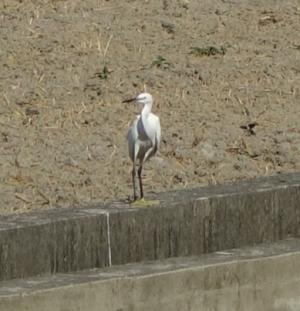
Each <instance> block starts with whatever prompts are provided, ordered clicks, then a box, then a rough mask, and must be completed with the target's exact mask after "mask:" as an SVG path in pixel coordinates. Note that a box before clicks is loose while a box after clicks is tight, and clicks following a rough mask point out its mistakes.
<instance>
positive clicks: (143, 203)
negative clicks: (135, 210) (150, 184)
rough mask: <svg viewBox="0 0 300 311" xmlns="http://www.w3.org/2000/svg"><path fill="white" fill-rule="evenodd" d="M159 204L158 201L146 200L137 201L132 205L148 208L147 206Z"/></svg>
mask: <svg viewBox="0 0 300 311" xmlns="http://www.w3.org/2000/svg"><path fill="white" fill-rule="evenodd" d="M158 204H159V201H158V200H145V199H144V198H143V199H139V200H135V201H133V202H131V203H130V205H131V206H132V207H147V206H152V205H158Z"/></svg>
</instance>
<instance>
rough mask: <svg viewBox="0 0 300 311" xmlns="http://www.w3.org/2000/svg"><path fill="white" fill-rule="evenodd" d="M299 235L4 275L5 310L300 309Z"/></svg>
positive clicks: (0, 303) (1, 302)
mask: <svg viewBox="0 0 300 311" xmlns="http://www.w3.org/2000/svg"><path fill="white" fill-rule="evenodd" d="M299 293H300V240H299V239H288V240H284V241H279V242H276V243H270V244H262V245H259V246H255V247H245V248H241V249H232V250H227V251H223V252H215V253H211V254H206V255H201V256H196V257H185V258H182V257H181V258H170V259H165V260H161V261H150V262H145V263H136V264H127V265H123V266H115V267H110V268H102V269H94V270H88V271H81V272H77V273H69V274H57V275H52V276H42V277H34V278H27V279H23V280H10V281H2V282H1V283H0V310H5V311H16V310H30V311H40V310H43V311H86V310H89V311H101V310H105V311H117V310H118V311H121V310H122V311H129V310H130V311H135V310H136V311H153V310H164V311H168V310H170V311H176V310H178V311H185V310H186V311H194V310H195V311H198V310H203V311H205V310H209V311H211V310H215V311H225V310H226V311H228V310H235V311H248V310H249V311H260V310H262V311H268V310H272V311H276V310H277V311H279V310H280V311H283V310H284V311H296V310H297V311H298V310H300V295H299Z"/></svg>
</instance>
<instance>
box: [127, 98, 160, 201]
mask: <svg viewBox="0 0 300 311" xmlns="http://www.w3.org/2000/svg"><path fill="white" fill-rule="evenodd" d="M133 101H134V102H136V103H138V104H142V105H143V109H142V112H141V114H140V115H138V116H137V117H136V119H135V120H134V121H133V123H132V124H131V126H130V128H129V130H128V134H127V140H128V151H129V157H130V159H131V161H132V163H133V167H132V183H133V200H134V201H136V200H137V193H136V183H135V177H136V166H137V165H138V166H139V167H138V178H139V185H140V198H141V200H143V199H144V192H143V183H142V169H143V164H144V163H145V162H146V161H147V160H148V159H150V158H151V157H152V156H154V155H155V153H156V151H157V150H158V147H159V144H160V139H161V127H160V122H159V118H158V116H156V115H155V114H153V113H152V112H151V109H152V104H153V99H152V96H151V95H150V94H148V93H141V94H139V95H138V96H136V97H134V98H131V99H127V100H124V101H123V103H129V102H133Z"/></svg>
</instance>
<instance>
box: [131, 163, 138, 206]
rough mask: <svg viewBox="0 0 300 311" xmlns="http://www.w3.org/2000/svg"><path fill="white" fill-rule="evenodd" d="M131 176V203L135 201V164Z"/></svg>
mask: <svg viewBox="0 0 300 311" xmlns="http://www.w3.org/2000/svg"><path fill="white" fill-rule="evenodd" d="M131 175H132V184H133V201H135V200H136V199H137V195H136V188H135V164H133V167H132V172H131Z"/></svg>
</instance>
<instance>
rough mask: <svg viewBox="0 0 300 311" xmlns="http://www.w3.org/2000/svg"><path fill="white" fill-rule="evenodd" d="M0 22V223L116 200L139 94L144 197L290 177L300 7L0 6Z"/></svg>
mask: <svg viewBox="0 0 300 311" xmlns="http://www.w3.org/2000/svg"><path fill="white" fill-rule="evenodd" d="M0 24H1V25H0V66H1V75H0V91H1V94H0V100H1V101H0V103H1V105H0V140H1V144H0V166H1V172H0V183H1V185H0V186H1V188H0V200H1V204H0V212H1V213H2V214H7V213H12V212H14V213H17V212H24V211H28V210H32V209H39V208H50V207H62V206H78V205H82V204H90V203H96V202H101V201H107V200H126V199H127V198H128V196H129V195H131V192H132V190H131V177H130V170H131V163H130V160H129V158H128V155H127V143H126V132H127V129H128V126H129V124H130V122H131V120H133V118H134V117H135V115H136V114H138V112H139V110H138V107H135V105H133V104H132V105H130V104H127V105H125V104H122V103H121V101H122V99H124V98H127V97H129V96H132V95H136V94H138V93H139V92H140V91H142V90H143V88H144V85H146V88H147V91H148V92H150V93H152V95H153V96H154V99H155V103H154V112H155V113H156V114H158V115H159V116H160V119H161V124H162V131H163V141H162V145H161V150H160V153H159V155H158V156H157V157H156V158H153V159H152V160H151V161H150V162H149V163H147V165H146V167H145V171H144V183H145V191H146V194H147V193H149V192H160V191H165V190H170V189H179V188H180V189H182V188H185V187H195V186H200V185H206V184H216V183H221V182H224V181H234V180H238V179H248V178H252V177H256V176H262V175H269V174H278V173H282V172H290V171H297V170H299V169H300V123H299V116H300V102H299V100H300V35H299V34H300V3H299V1H298V0H286V1H275V0H263V1H261V0H259V1H258V0H244V1H240V0H232V1H230V0H229V1H224V0H223V1H222V0H203V1H198V0H190V1H188V0H177V1H175V0H174V1H171V0H164V1H163V0H161V1H158V0H149V1H145V0H144V1H142V0H126V1H117V0H109V1H102V0H97V1H96V0H85V1H79V0H53V1H47V0H43V1H42V0H40V1H38V0H36V1H29V0H26V1H22V0H19V1H15V0H4V1H1V3H0ZM255 122H256V123H257V124H256V123H255ZM241 126H242V127H243V128H241Z"/></svg>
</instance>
